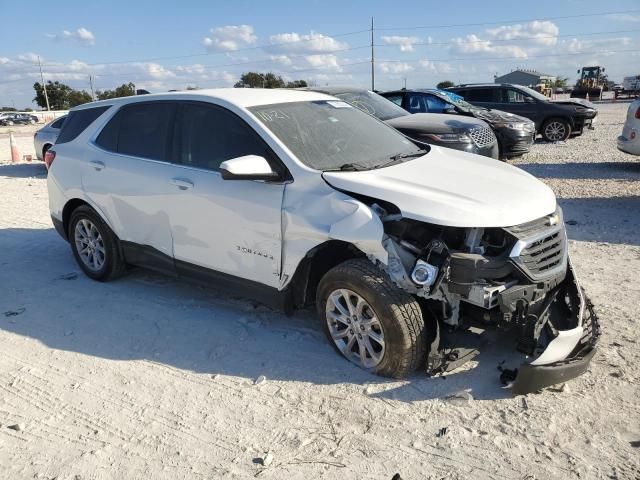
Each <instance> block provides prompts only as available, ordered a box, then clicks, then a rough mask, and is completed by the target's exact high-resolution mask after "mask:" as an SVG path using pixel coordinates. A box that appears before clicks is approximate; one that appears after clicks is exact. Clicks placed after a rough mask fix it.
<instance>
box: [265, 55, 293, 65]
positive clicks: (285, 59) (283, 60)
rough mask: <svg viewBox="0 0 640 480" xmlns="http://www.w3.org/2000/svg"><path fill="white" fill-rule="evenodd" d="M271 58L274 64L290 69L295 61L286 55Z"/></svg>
mask: <svg viewBox="0 0 640 480" xmlns="http://www.w3.org/2000/svg"><path fill="white" fill-rule="evenodd" d="M269 58H270V59H271V61H272V62H275V63H278V64H280V65H283V66H285V67H289V66H291V64H293V61H292V60H291V59H290V58H289V57H288V56H286V55H271V56H270V57H269Z"/></svg>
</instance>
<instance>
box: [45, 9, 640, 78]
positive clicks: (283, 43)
mask: <svg viewBox="0 0 640 480" xmlns="http://www.w3.org/2000/svg"><path fill="white" fill-rule="evenodd" d="M638 12H640V9H634V10H623V11H615V12H599V13H584V14H577V15H564V16H555V17H544V18H528V19H520V20H506V21H504V20H503V21H496V22H480V23H459V24H447V25H423V26H415V27H382V28H380V27H376V28H374V31H389V30H401V31H402V30H419V29H441V28H454V27H474V26H483V25H509V24H513V23H520V22H532V21H536V20H537V21H547V20H562V19H571V18H584V17H594V16H603V15H621V14H627V13H638ZM370 31H371V29H366V30H356V31H352V32H343V33H335V34H330V35H325V34H320V35H322V37H324V38H338V37H346V36H350V35H357V34H360V33H369V32H370ZM317 39H318V38H317V37H316V38H305V39H300V40H292V41H289V42H280V43H270V44H263V45H254V46H251V47H242V48H238V49H236V50H231V51H220V52H205V53H194V54H187V55H174V56H165V57H150V58H141V59H134V60H123V61H112V62H97V63H87V65H90V66H98V65H118V64H128V63H142V62H156V61H161V60H179V59H183V58H196V57H205V56H212V55H224V54H231V53H236V52H245V51H251V50H262V49H266V50H268V49H269V48H274V47H275V48H277V47H283V46H291V45H297V44H301V43H308V42H313V41H316V40H317ZM318 53H327V52H318ZM329 53H330V52H329ZM42 65H43V66H56V64H48V63H43V64H42Z"/></svg>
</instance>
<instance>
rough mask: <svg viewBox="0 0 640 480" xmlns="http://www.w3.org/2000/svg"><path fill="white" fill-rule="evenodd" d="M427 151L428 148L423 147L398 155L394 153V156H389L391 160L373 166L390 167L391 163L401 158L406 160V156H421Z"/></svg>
mask: <svg viewBox="0 0 640 480" xmlns="http://www.w3.org/2000/svg"><path fill="white" fill-rule="evenodd" d="M425 153H428V152H427V150H423V149H420V150H418V151H416V152H411V153H398V154H396V155H393V156H392V157H389V158H390V160H389V161H388V162H385V163H381V164H380V165H376V166H375V167H373V168H376V169H378V168H384V167H388V166H389V165H393V164H394V163H397V162H399V161H400V160H404V159H405V158H414V157H421V156H422V155H424V154H425Z"/></svg>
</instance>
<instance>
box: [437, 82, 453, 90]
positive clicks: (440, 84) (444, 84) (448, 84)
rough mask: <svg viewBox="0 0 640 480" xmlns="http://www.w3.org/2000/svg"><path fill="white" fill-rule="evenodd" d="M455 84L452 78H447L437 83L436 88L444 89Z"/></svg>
mask: <svg viewBox="0 0 640 480" xmlns="http://www.w3.org/2000/svg"><path fill="white" fill-rule="evenodd" d="M454 85H455V84H454V83H453V82H452V81H451V80H445V81H443V82H440V83H439V84H437V85H436V88H438V89H440V90H443V89H445V88H449V87H453V86H454Z"/></svg>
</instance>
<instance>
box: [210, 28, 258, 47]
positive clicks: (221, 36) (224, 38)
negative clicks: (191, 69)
mask: <svg viewBox="0 0 640 480" xmlns="http://www.w3.org/2000/svg"><path fill="white" fill-rule="evenodd" d="M210 32H211V35H210V36H208V37H205V38H204V39H203V40H202V44H203V45H204V46H205V48H206V49H207V50H209V51H212V52H232V51H234V50H238V49H240V48H242V47H246V46H248V45H252V44H254V43H255V42H256V40H257V39H258V37H256V35H254V32H253V27H252V26H251V25H226V26H224V27H216V28H212V29H211V30H210Z"/></svg>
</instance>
